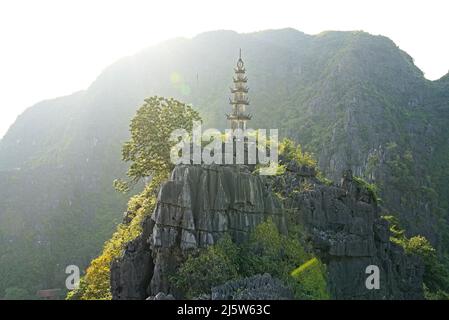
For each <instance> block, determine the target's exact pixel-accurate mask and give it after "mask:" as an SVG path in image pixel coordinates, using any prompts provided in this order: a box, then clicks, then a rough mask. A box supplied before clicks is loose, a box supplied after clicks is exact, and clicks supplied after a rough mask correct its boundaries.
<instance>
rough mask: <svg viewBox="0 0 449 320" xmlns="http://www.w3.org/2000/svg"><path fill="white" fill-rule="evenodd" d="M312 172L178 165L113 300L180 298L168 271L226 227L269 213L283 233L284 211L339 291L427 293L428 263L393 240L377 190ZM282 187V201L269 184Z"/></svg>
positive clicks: (115, 285)
mask: <svg viewBox="0 0 449 320" xmlns="http://www.w3.org/2000/svg"><path fill="white" fill-rule="evenodd" d="M315 175H316V173H315V171H314V170H311V169H308V168H304V167H297V166H296V165H293V164H292V165H288V166H287V172H286V174H284V175H283V176H281V177H277V178H274V179H265V178H262V177H260V176H255V175H252V174H251V173H250V172H249V171H248V170H247V169H246V167H243V166H215V165H212V166H206V165H202V166H187V165H182V166H177V167H176V168H175V170H174V171H173V173H172V177H171V180H170V181H168V182H166V183H165V184H164V185H163V186H162V187H161V190H160V192H159V196H158V203H157V206H156V209H155V211H154V212H153V214H152V216H151V217H148V218H147V219H146V220H145V222H144V225H143V230H144V231H143V233H142V235H141V236H140V237H139V238H137V239H136V240H134V241H133V242H131V243H130V244H129V245H128V246H127V248H126V250H125V251H124V253H123V256H122V257H121V258H120V259H119V260H117V261H115V262H114V263H113V265H112V267H111V289H112V294H113V298H114V299H145V298H146V297H147V296H155V295H156V294H157V293H159V292H164V293H172V294H174V296H175V297H176V296H177V294H178V293H177V292H174V290H173V288H171V287H170V283H169V281H168V278H169V276H170V275H171V274H173V273H174V272H175V270H176V268H177V267H178V266H179V265H180V263H181V262H182V261H184V259H185V258H186V256H187V255H188V254H189V253H190V252H192V250H196V249H199V248H204V247H206V246H209V245H212V244H214V243H215V242H216V241H217V239H219V238H220V236H221V235H222V234H223V233H225V232H229V233H230V234H231V235H232V237H233V239H234V240H235V241H237V242H242V241H245V240H246V239H247V236H248V234H249V232H250V231H252V230H253V229H254V228H255V226H256V225H257V224H259V223H260V222H262V221H263V220H264V219H266V218H268V217H270V218H272V219H273V221H274V222H275V223H276V224H277V226H278V227H279V229H280V230H281V232H283V233H286V232H288V230H287V226H286V214H287V213H286V212H287V211H288V212H290V213H292V214H293V215H294V217H295V221H296V223H298V224H302V225H303V226H304V228H305V230H306V233H307V235H308V241H310V243H311V246H312V248H313V250H314V251H315V252H316V254H317V255H319V256H320V257H321V259H322V260H323V261H324V262H325V263H326V264H327V266H328V272H329V289H330V291H331V294H332V296H333V298H336V299H359V298H360V299H417V298H422V274H423V266H422V264H421V262H420V261H419V260H417V259H415V258H413V257H408V256H406V255H405V254H404V252H403V251H402V249H401V248H399V247H396V246H395V245H393V244H392V243H390V241H389V231H388V224H387V222H386V221H384V220H382V219H381V217H380V208H379V207H378V206H377V204H376V201H375V200H374V198H373V195H372V194H370V193H369V192H368V191H367V190H364V189H363V188H362V187H361V186H360V185H359V184H358V183H357V182H356V181H354V180H352V177H351V175H350V174H348V175H346V176H345V177H344V179H343V180H342V183H341V186H327V185H324V184H322V183H321V182H319V181H318V179H317V178H316V177H315ZM281 180H282V181H281ZM281 186H282V189H281V193H284V195H285V196H286V200H285V201H284V203H280V202H279V200H278V198H277V197H276V196H274V193H273V191H272V190H271V188H274V189H276V188H277V187H281ZM369 265H376V266H378V267H379V269H380V284H381V286H380V289H379V290H367V289H366V287H365V279H366V277H367V276H368V275H367V274H366V273H365V269H366V267H367V266H369ZM225 287H226V286H225ZM220 292H221V291H220ZM251 294H252V295H254V293H251Z"/></svg>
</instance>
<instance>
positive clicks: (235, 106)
mask: <svg viewBox="0 0 449 320" xmlns="http://www.w3.org/2000/svg"><path fill="white" fill-rule="evenodd" d="M245 71H246V70H245V66H244V64H243V60H242V49H240V54H239V60H238V61H237V67H236V68H234V72H235V76H234V87H233V88H231V93H232V97H231V98H229V103H230V104H231V105H232V113H231V114H228V115H227V118H228V120H229V121H230V122H231V129H232V130H235V129H242V130H245V129H246V128H247V123H248V121H249V120H251V115H250V114H248V113H246V107H247V106H248V105H249V99H248V97H247V94H248V90H249V89H248V87H247V86H246V82H247V81H248V78H247V77H246V76H245Z"/></svg>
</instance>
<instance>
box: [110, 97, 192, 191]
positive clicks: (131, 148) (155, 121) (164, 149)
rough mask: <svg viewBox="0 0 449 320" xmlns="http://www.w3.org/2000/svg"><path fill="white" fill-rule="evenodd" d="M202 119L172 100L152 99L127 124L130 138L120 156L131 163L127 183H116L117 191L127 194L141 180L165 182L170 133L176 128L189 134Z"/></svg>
mask: <svg viewBox="0 0 449 320" xmlns="http://www.w3.org/2000/svg"><path fill="white" fill-rule="evenodd" d="M200 120H201V118H200V116H199V114H198V112H196V111H195V110H194V109H193V108H192V107H191V106H189V105H186V104H184V103H182V102H179V101H177V100H175V99H172V98H170V99H168V98H164V97H157V96H154V97H151V98H148V99H145V102H144V104H143V105H142V106H141V107H140V109H139V110H138V111H137V114H136V116H135V117H134V118H133V119H132V121H131V125H130V131H131V139H130V140H129V141H128V142H126V143H125V144H124V145H123V149H122V157H123V160H124V161H127V162H131V165H130V167H129V170H128V176H129V178H130V180H129V181H126V182H124V181H120V180H116V181H115V187H116V188H117V189H118V190H119V191H127V190H128V189H129V188H130V187H131V186H133V185H135V184H136V183H137V182H139V181H140V180H141V179H142V178H147V177H152V178H160V179H165V178H166V177H167V175H168V174H169V172H170V171H171V170H172V169H173V164H172V163H171V161H170V150H171V148H172V147H173V145H174V144H175V143H176V142H170V134H171V133H172V132H173V131H174V130H176V129H185V130H187V132H191V131H192V127H193V122H194V121H200Z"/></svg>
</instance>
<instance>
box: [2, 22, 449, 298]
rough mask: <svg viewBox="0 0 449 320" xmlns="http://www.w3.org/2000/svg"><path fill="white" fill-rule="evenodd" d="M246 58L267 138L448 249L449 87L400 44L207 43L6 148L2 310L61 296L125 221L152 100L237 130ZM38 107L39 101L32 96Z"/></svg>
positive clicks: (253, 36) (347, 38) (314, 40)
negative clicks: (50, 293) (135, 124)
mask: <svg viewBox="0 0 449 320" xmlns="http://www.w3.org/2000/svg"><path fill="white" fill-rule="evenodd" d="M238 48H242V54H243V58H244V60H245V66H246V68H247V75H248V78H249V81H250V96H251V113H252V114H253V120H252V122H251V125H252V126H253V127H254V128H279V129H280V132H281V134H282V135H284V136H289V137H292V138H294V139H295V140H296V141H297V142H299V143H301V144H302V145H303V147H304V149H305V150H308V151H312V152H314V153H315V156H316V158H317V159H318V161H319V167H320V168H321V170H322V171H323V172H324V173H325V174H326V175H327V176H328V177H330V178H332V179H334V180H337V181H338V180H339V179H340V177H341V173H342V172H343V171H344V170H346V169H352V171H353V172H354V174H355V175H358V176H363V177H365V178H366V179H367V180H370V181H371V182H375V183H376V184H377V185H378V186H379V189H380V196H381V198H382V201H383V203H382V205H383V206H384V207H385V208H386V209H387V210H388V211H389V212H390V213H391V214H395V215H397V216H399V217H400V219H401V222H402V223H403V225H404V227H405V228H406V230H407V231H408V232H409V233H410V234H423V235H425V236H426V237H428V238H429V239H431V240H432V242H433V243H434V244H435V245H436V247H437V248H438V249H439V250H440V251H441V250H442V249H443V248H448V247H449V232H448V229H449V227H448V226H449V222H448V208H449V202H448V200H447V199H449V187H448V186H447V181H448V178H449V162H448V161H447V159H449V143H448V142H449V130H448V129H447V127H448V121H449V120H448V119H449V82H448V80H447V79H448V76H445V77H443V78H442V79H440V80H439V81H428V80H426V79H425V78H424V76H423V74H422V72H421V71H420V70H419V69H418V68H417V67H416V66H415V65H414V63H413V59H412V58H411V57H410V56H409V55H408V54H407V53H405V52H403V51H401V50H400V49H399V48H398V47H397V46H396V45H395V44H394V43H393V42H392V41H391V40H389V39H388V38H385V37H382V36H372V35H369V34H367V33H363V32H325V33H321V34H318V35H315V36H311V35H306V34H304V33H301V32H299V31H296V30H293V29H284V30H269V31H262V32H257V33H250V34H238V33H235V32H232V31H216V32H208V33H204V34H201V35H198V36H197V37H195V38H193V39H175V40H171V41H167V42H165V43H162V44H160V45H158V46H154V47H150V48H148V49H146V50H144V51H142V52H140V53H138V54H136V55H134V56H131V57H126V58H123V59H122V60H120V61H118V62H117V63H115V64H113V65H111V66H110V67H109V68H107V69H106V70H105V71H104V72H103V73H102V74H101V75H100V76H99V77H98V78H97V80H96V81H95V82H94V83H93V84H92V85H91V86H90V87H89V88H88V89H87V90H85V91H81V92H77V93H75V94H73V95H71V96H68V97H61V98H57V99H53V100H48V101H43V102H41V103H38V104H37V105H35V106H33V107H31V108H29V109H28V110H27V111H26V112H24V114H22V115H21V116H20V117H19V118H18V119H17V121H16V123H15V124H14V125H13V126H12V127H11V129H10V130H9V131H8V133H7V134H6V135H5V137H4V138H3V139H2V140H1V141H0V296H2V295H3V294H4V293H5V290H7V289H8V288H16V287H19V288H21V289H25V290H26V291H28V295H29V296H33V295H34V292H35V291H36V290H37V289H44V288H52V287H62V286H63V285H64V278H65V276H66V275H65V273H64V269H65V266H67V265H69V264H76V265H79V266H80V267H81V268H84V267H86V266H87V264H88V263H89V261H90V260H91V258H92V257H94V256H96V255H97V254H98V252H99V251H100V250H101V246H102V243H103V241H104V240H106V239H107V238H108V237H109V236H110V235H111V233H112V231H113V230H114V227H115V225H116V223H118V221H120V219H121V215H122V212H123V211H124V210H125V204H126V198H127V197H125V196H123V195H120V194H118V193H116V192H115V191H114V190H113V187H112V181H113V180H114V179H115V178H116V177H120V176H123V175H124V173H125V171H126V167H125V165H124V164H123V163H122V162H121V160H120V158H121V157H120V147H121V144H122V142H123V141H124V140H125V139H127V136H128V124H129V120H130V119H131V117H132V116H133V114H134V113H135V110H136V108H137V107H138V106H139V104H140V103H141V102H142V101H143V99H144V98H145V97H148V96H152V95H155V94H157V95H161V96H173V97H175V98H178V99H180V100H182V101H184V102H187V103H192V104H193V105H194V106H195V107H196V108H197V109H198V110H199V111H200V113H201V115H202V117H203V119H204V120H205V125H206V126H210V127H218V128H224V127H225V126H226V117H225V114H226V113H227V112H228V111H229V105H228V92H229V89H228V87H229V85H230V81H231V78H232V68H233V66H234V64H235V58H236V55H237V54H238ZM24 94H26V93H24Z"/></svg>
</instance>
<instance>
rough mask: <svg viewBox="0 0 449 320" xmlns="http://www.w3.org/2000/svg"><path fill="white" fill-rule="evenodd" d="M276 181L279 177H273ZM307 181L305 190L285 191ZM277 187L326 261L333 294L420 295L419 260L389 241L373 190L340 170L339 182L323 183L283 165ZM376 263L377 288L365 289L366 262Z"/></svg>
mask: <svg viewBox="0 0 449 320" xmlns="http://www.w3.org/2000/svg"><path fill="white" fill-rule="evenodd" d="M277 183H278V184H279V182H277ZM304 185H307V186H308V189H309V190H307V191H302V192H291V191H292V190H298V189H301V186H304ZM282 186H283V188H285V186H288V187H287V189H283V190H284V191H282V190H281V192H282V193H284V194H285V196H287V197H288V200H287V201H285V206H286V208H288V209H290V210H293V211H294V212H295V216H296V218H297V223H299V224H302V225H303V226H304V227H305V228H306V230H307V234H308V237H309V241H310V242H311V244H312V247H313V249H314V251H315V253H316V254H317V255H318V256H319V257H320V258H321V259H322V260H323V262H324V263H326V265H327V269H328V272H329V279H328V286H329V290H330V292H331V296H332V297H334V298H336V299H422V298H423V292H422V277H423V273H424V266H423V264H422V262H421V261H420V260H419V259H418V258H416V257H412V256H408V255H406V254H404V251H403V249H402V248H401V247H398V246H397V245H395V244H393V243H392V242H390V240H389V238H390V232H389V226H388V223H387V221H385V220H384V219H382V218H381V209H380V208H379V206H378V205H377V203H376V201H375V198H374V195H373V194H372V193H371V192H370V191H369V190H367V189H365V188H364V187H363V186H362V185H361V184H360V183H359V182H357V181H356V180H354V179H353V177H352V172H350V171H348V172H346V173H345V175H344V177H343V178H342V180H341V183H340V185H339V186H326V185H323V184H321V183H320V182H319V181H317V180H316V178H315V177H314V175H313V174H311V173H310V172H304V170H303V169H302V168H298V167H297V166H296V165H295V164H292V163H291V164H289V165H287V173H286V174H285V175H284V177H283V181H282ZM370 265H375V266H377V267H379V270H380V288H379V289H378V290H367V288H366V286H365V280H366V278H367V277H368V274H367V273H366V268H367V267H368V266H370Z"/></svg>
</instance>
